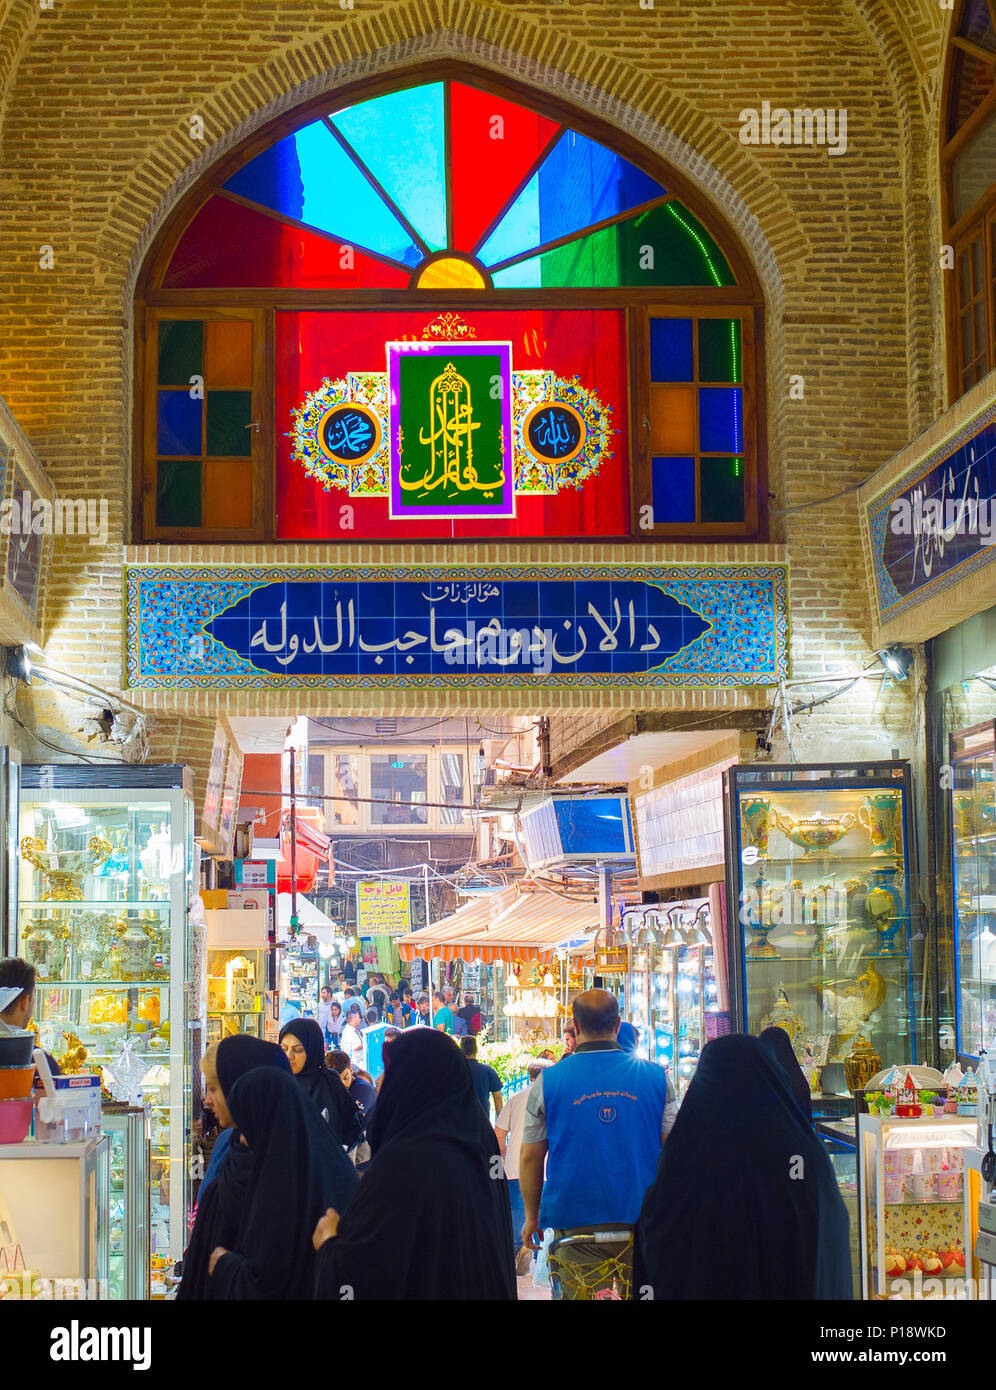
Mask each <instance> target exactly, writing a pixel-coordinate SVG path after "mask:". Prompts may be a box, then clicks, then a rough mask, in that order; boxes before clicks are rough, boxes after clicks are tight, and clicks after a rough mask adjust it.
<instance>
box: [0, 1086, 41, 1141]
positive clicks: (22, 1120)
mask: <svg viewBox="0 0 996 1390" xmlns="http://www.w3.org/2000/svg"><path fill="white" fill-rule="evenodd" d="M32 1071H34V1068H33V1067H32ZM34 1108H35V1103H34V1100H33V1098H32V1097H31V1096H29V1097H28V1098H27V1100H0V1144H20V1143H21V1141H22V1140H23V1139H24V1138H25V1136H26V1135H27V1133H28V1130H29V1129H30V1128H31V1115H32V1112H33V1111H34Z"/></svg>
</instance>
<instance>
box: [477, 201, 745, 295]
mask: <svg viewBox="0 0 996 1390" xmlns="http://www.w3.org/2000/svg"><path fill="white" fill-rule="evenodd" d="M492 278H493V280H494V284H495V287H496V288H497V289H529V288H540V287H544V288H551V289H553V288H558V287H563V286H569V285H578V286H593V287H594V286H598V285H646V286H654V285H709V286H713V285H732V284H735V283H736V282H735V280H734V276H733V272H732V271H731V270H730V267H729V265H728V264H727V261H726V259H725V257H724V256H723V253H722V252H721V251H720V249H719V247H718V246H717V245H716V243H715V242H714V241H713V239H712V237H710V235H709V233H708V232H707V231H706V230H705V228H704V227H703V226H702V224H701V223H700V222H699V221H697V220H696V218H694V217H693V216H692V214H691V213H690V212H689V211H688V209H687V208H685V207H683V206H682V204H680V203H677V202H674V201H672V202H670V203H664V204H662V205H661V206H660V207H656V208H649V209H648V210H647V211H646V212H642V213H637V214H636V216H635V217H632V218H627V220H626V221H624V222H618V223H616V224H614V225H613V226H611V227H604V228H603V229H602V230H601V231H600V232H593V233H591V234H590V235H589V236H584V237H579V238H578V239H577V240H576V241H569V242H567V243H566V244H565V245H563V246H558V247H557V248H556V249H555V250H553V251H546V252H544V253H543V254H542V255H540V256H533V257H531V258H530V259H528V260H525V261H518V262H517V263H516V264H515V265H513V266H507V267H506V268H505V269H504V270H496V271H495V272H494V274H493V277H492Z"/></svg>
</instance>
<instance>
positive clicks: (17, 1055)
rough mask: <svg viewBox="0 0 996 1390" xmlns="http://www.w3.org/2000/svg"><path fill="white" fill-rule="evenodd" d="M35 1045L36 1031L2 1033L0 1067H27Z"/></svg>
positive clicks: (0, 1039)
mask: <svg viewBox="0 0 996 1390" xmlns="http://www.w3.org/2000/svg"><path fill="white" fill-rule="evenodd" d="M34 1047H35V1035H34V1033H28V1032H26V1031H22V1032H20V1033H4V1034H2V1035H0V1067H26V1066H27V1065H28V1063H29V1062H30V1061H31V1054H32V1052H33V1051H34Z"/></svg>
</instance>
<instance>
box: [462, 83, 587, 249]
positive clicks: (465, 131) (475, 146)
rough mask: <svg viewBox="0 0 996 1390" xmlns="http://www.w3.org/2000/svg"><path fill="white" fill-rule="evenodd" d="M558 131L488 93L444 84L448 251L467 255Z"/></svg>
mask: <svg viewBox="0 0 996 1390" xmlns="http://www.w3.org/2000/svg"><path fill="white" fill-rule="evenodd" d="M559 129H560V127H559V126H558V124H557V122H556V121H549V120H547V119H546V117H545V116H538V115H536V113H535V112H534V111H527V110H526V109H525V108H524V107H522V106H516V105H515V104H514V103H513V102H510V101H502V100H501V98H500V97H496V96H492V95H491V93H490V92H480V91H476V90H475V89H474V88H473V87H464V86H463V85H462V84H461V83H459V82H454V83H452V84H451V86H450V150H451V155H450V165H451V171H452V175H451V177H452V188H451V195H450V196H451V197H452V199H453V249H454V250H455V251H473V249H474V247H475V246H476V245H477V243H478V242H479V241H481V240H482V238H483V236H484V233H485V232H486V231H487V229H488V228H489V227H490V226H491V224H492V223H493V222H494V221H495V219H496V217H497V216H498V214H499V212H500V211H501V210H502V208H503V207H504V206H505V204H506V203H507V202H508V201H509V200H510V199H511V198H512V196H513V194H514V193H515V192H516V190H517V188H518V186H519V184H521V183H522V181H523V180H524V179H525V177H526V175H527V174H528V172H529V170H530V169H531V168H532V166H533V165H534V164H535V162H536V160H537V159H538V158H539V156H540V154H541V153H542V152H543V150H544V149H545V148H546V146H547V145H548V144H549V143H550V141H551V140H552V139H553V136H554V135H555V134H556V132H557V131H558V130H559Z"/></svg>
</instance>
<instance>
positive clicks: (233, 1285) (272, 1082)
mask: <svg viewBox="0 0 996 1390" xmlns="http://www.w3.org/2000/svg"><path fill="white" fill-rule="evenodd" d="M226 1100H227V1103H228V1108H229V1111H230V1112H231V1115H232V1119H233V1120H234V1121H235V1123H236V1124H237V1125H238V1128H239V1131H240V1133H241V1134H243V1135H245V1138H246V1141H247V1143H248V1149H247V1150H246V1151H247V1153H248V1155H249V1160H250V1162H249V1168H248V1177H247V1182H246V1187H245V1193H244V1197H243V1201H242V1205H241V1209H240V1213H239V1221H238V1227H237V1230H236V1232H235V1236H234V1239H233V1240H232V1243H231V1245H230V1246H229V1247H228V1250H229V1253H228V1254H227V1255H224V1256H223V1257H222V1258H221V1259H220V1260H219V1261H218V1263H217V1264H216V1265H215V1269H214V1274H213V1275H212V1276H211V1278H210V1279H209V1280H208V1297H209V1298H212V1299H219V1298H226V1299H230V1298H237V1299H298V1298H310V1297H311V1293H312V1288H313V1285H314V1248H313V1246H312V1244H311V1237H312V1233H313V1232H314V1229H315V1226H316V1225H317V1224H318V1220H319V1218H320V1217H322V1216H324V1215H325V1212H326V1210H327V1208H328V1207H334V1208H335V1209H336V1210H337V1211H341V1210H342V1209H343V1207H344V1206H345V1205H346V1203H347V1202H348V1201H349V1198H350V1195H351V1194H352V1192H353V1190H354V1188H355V1187H356V1183H357V1181H358V1179H357V1177H356V1170H355V1169H354V1167H353V1165H352V1164H351V1163H350V1161H349V1159H348V1158H347V1157H346V1155H345V1154H344V1153H343V1151H342V1149H341V1148H340V1147H339V1145H338V1144H337V1143H336V1142H335V1140H334V1139H333V1137H332V1135H331V1134H330V1133H329V1128H328V1125H326V1124H323V1122H322V1119H321V1116H320V1115H318V1113H317V1112H316V1111H315V1108H314V1106H313V1105H311V1104H310V1102H309V1101H308V1099H307V1097H306V1096H304V1095H303V1094H302V1092H301V1088H300V1086H296V1085H295V1084H294V1081H293V1079H292V1078H291V1077H289V1076H287V1075H285V1074H283V1073H281V1072H278V1071H276V1070H274V1069H273V1068H271V1067H263V1068H259V1069H258V1070H256V1071H251V1072H247V1073H246V1075H245V1076H243V1077H241V1078H240V1080H238V1081H237V1082H236V1083H235V1085H234V1086H233V1088H232V1093H231V1095H230V1096H227V1097H226ZM236 1147H239V1148H242V1147H244V1146H243V1145H242V1144H241V1143H240V1141H239V1140H238V1139H235V1138H233V1140H232V1148H233V1149H235V1148H236Z"/></svg>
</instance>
